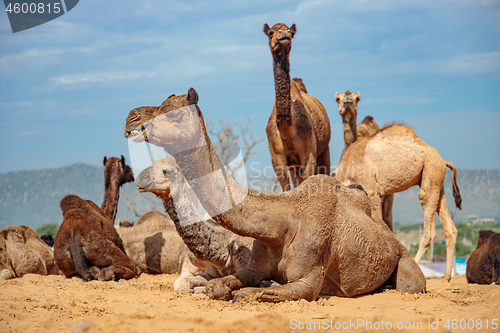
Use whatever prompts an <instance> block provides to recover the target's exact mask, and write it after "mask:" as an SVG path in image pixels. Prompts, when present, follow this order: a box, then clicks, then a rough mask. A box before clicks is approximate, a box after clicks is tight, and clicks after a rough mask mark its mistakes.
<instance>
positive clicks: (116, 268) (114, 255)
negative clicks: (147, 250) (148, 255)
mask: <svg viewBox="0 0 500 333" xmlns="http://www.w3.org/2000/svg"><path fill="white" fill-rule="evenodd" d="M92 245H95V246H91V248H89V247H88V246H85V247H84V251H85V257H86V259H87V261H88V262H89V264H90V265H89V266H95V267H96V268H97V267H101V268H100V271H98V270H96V269H95V268H93V270H94V271H95V272H92V274H93V275H94V276H95V277H96V278H98V279H99V280H102V281H109V280H113V279H126V280H128V279H131V278H133V277H135V276H136V273H137V268H136V266H135V265H134V263H133V262H132V261H131V260H130V259H129V257H127V255H126V254H125V253H123V252H122V251H121V250H120V249H119V248H118V247H117V246H116V245H115V244H114V243H113V242H111V241H110V240H105V241H104V242H96V243H93V244H92ZM99 245H101V246H99ZM94 273H95V274H94Z"/></svg>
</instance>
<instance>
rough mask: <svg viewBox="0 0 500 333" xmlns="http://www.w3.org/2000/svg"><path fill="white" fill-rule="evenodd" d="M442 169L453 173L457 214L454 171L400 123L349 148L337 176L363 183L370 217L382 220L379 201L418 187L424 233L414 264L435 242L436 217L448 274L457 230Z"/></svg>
mask: <svg viewBox="0 0 500 333" xmlns="http://www.w3.org/2000/svg"><path fill="white" fill-rule="evenodd" d="M446 167H448V168H450V169H451V170H452V183H453V196H454V198H455V204H456V206H457V207H458V208H459V209H461V203H462V198H461V196H460V190H459V188H458V186H457V169H456V167H455V166H454V165H453V163H451V162H448V161H446V160H444V159H443V158H442V157H441V155H440V154H439V152H438V151H437V150H436V148H434V147H432V146H429V145H428V144H426V143H425V142H424V141H422V139H420V138H419V137H418V135H417V133H415V131H414V130H413V129H411V128H410V127H408V126H405V125H401V124H392V125H389V126H386V127H384V128H382V129H381V130H380V131H379V132H378V133H377V134H375V135H374V136H373V137H371V138H369V139H367V140H358V141H355V142H354V143H352V144H351V145H350V146H349V147H348V148H347V149H346V150H345V151H344V153H343V155H342V157H341V160H340V163H339V166H338V167H337V169H336V170H335V172H334V175H335V177H336V178H337V180H338V181H339V182H341V183H342V184H344V185H349V184H362V185H363V188H364V189H365V190H366V193H367V194H368V197H369V198H370V203H371V208H372V218H373V219H374V220H376V221H382V220H383V215H382V198H383V197H385V196H387V195H390V194H394V193H397V192H402V191H405V190H407V189H409V188H410V187H412V186H415V185H419V186H420V192H419V194H418V198H419V199H420V202H421V204H422V208H423V209H424V233H423V235H422V239H421V241H420V247H419V249H418V252H417V254H416V256H415V261H416V262H417V263H418V262H420V259H422V256H423V255H424V253H425V251H426V250H427V248H428V247H429V245H430V244H431V242H432V241H433V240H434V238H435V237H436V230H435V219H436V216H435V215H436V212H437V213H438V214H439V219H440V221H441V224H442V226H443V229H444V232H445V238H446V273H445V276H444V278H445V279H446V280H450V279H451V269H452V262H453V255H454V251H455V243H456V239H457V229H456V228H455V225H454V224H453V220H452V219H451V216H450V213H449V211H448V206H447V204H446V198H445V195H444V185H443V182H444V177H445V175H446Z"/></svg>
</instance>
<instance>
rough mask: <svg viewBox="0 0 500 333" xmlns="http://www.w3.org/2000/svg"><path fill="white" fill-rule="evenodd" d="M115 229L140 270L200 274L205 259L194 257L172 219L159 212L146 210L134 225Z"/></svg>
mask: <svg viewBox="0 0 500 333" xmlns="http://www.w3.org/2000/svg"><path fill="white" fill-rule="evenodd" d="M139 179H140V178H139ZM116 231H117V232H118V235H120V238H121V239H122V241H123V247H124V248H125V252H126V253H127V255H128V256H129V258H130V259H131V260H132V261H133V262H134V263H135V264H136V265H137V266H139V267H140V269H141V271H142V272H144V273H148V274H174V273H180V274H181V278H184V277H193V276H196V275H200V274H201V273H203V270H204V269H205V263H204V262H201V261H200V260H198V259H197V258H196V257H195V256H194V254H192V253H191V251H189V249H188V248H187V247H186V245H185V244H184V242H183V240H182V238H181V237H180V236H179V234H178V233H177V230H176V228H175V226H174V222H172V220H170V219H169V218H168V217H166V216H165V215H163V214H162V213H160V212H156V211H150V212H147V213H146V214H144V215H142V216H141V218H140V219H139V221H138V222H137V224H136V225H135V226H133V227H130V228H118V229H117V230H116ZM194 287H196V286H194ZM174 290H175V291H177V292H193V288H190V289H189V288H188V289H185V288H181V287H178V286H177V285H175V284H174Z"/></svg>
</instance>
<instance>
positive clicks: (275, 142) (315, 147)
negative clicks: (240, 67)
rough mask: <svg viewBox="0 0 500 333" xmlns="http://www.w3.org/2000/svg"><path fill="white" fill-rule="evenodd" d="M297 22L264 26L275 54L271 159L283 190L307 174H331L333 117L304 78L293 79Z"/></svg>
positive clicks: (270, 143)
mask: <svg viewBox="0 0 500 333" xmlns="http://www.w3.org/2000/svg"><path fill="white" fill-rule="evenodd" d="M295 32H296V29H295V24H293V25H292V26H291V27H290V28H288V27H287V26H286V25H285V24H283V23H277V24H275V25H274V26H273V27H272V28H269V26H268V25H267V24H265V25H264V33H265V34H266V35H267V36H268V37H269V48H270V49H271V53H272V56H273V70H274V85H275V91H276V100H275V102H274V107H273V111H272V112H271V117H270V118H269V122H268V124H267V128H266V132H267V138H268V141H269V152H270V153H271V161H272V164H273V168H274V171H275V172H276V176H277V178H278V181H279V182H280V184H281V188H282V189H283V191H288V190H289V189H290V180H289V178H288V169H290V176H291V178H292V182H293V185H294V187H297V186H299V185H300V183H302V182H303V181H304V180H305V179H306V178H307V177H309V176H312V175H316V174H326V175H328V174H330V149H329V147H328V144H329V142H330V134H331V133H330V120H329V119H328V114H327V113H326V110H325V107H324V106H323V104H321V103H320V101H318V99H317V98H316V97H314V96H311V95H309V94H308V93H307V90H306V86H305V85H304V83H303V82H302V80H301V79H297V78H295V79H293V80H291V81H290V61H289V55H290V50H291V48H292V38H293V36H294V35H295Z"/></svg>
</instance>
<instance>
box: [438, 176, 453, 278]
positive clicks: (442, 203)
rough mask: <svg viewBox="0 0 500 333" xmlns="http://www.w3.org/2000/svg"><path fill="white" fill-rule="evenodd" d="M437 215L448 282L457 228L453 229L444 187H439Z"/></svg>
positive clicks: (445, 276)
mask: <svg viewBox="0 0 500 333" xmlns="http://www.w3.org/2000/svg"><path fill="white" fill-rule="evenodd" d="M438 215H439V220H440V221H441V225H442V226H443V230H444V237H445V238H446V273H445V275H444V279H445V280H448V281H449V280H450V279H451V268H452V266H453V255H454V254H455V244H456V242H457V235H458V231H457V228H455V224H454V223H453V220H452V219H451V215H450V212H449V210H448V205H447V203H446V197H445V195H444V186H442V187H441V194H440V199H439V204H438Z"/></svg>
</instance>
